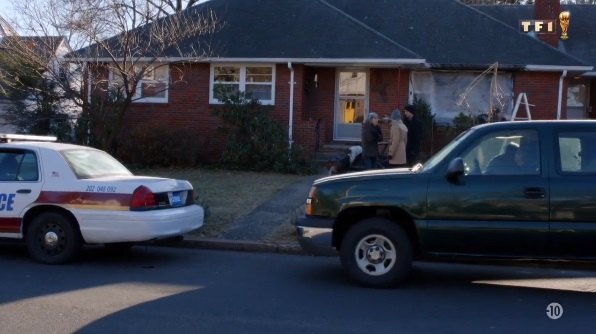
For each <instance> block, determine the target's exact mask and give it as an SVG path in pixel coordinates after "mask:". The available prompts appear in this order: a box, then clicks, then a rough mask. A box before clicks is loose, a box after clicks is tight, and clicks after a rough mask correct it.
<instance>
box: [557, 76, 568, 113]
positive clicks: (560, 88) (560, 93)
mask: <svg viewBox="0 0 596 334" xmlns="http://www.w3.org/2000/svg"><path fill="white" fill-rule="evenodd" d="M566 76H567V70H563V73H562V74H561V78H559V101H558V103H557V119H561V105H562V104H563V79H565V77H566Z"/></svg>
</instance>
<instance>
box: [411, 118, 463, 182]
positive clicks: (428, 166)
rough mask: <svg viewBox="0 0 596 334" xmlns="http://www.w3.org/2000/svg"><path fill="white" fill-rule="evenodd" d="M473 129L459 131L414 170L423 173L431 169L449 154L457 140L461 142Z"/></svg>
mask: <svg viewBox="0 0 596 334" xmlns="http://www.w3.org/2000/svg"><path fill="white" fill-rule="evenodd" d="M473 131H474V130H473V129H470V130H468V131H465V132H463V133H461V134H460V135H459V136H457V137H456V138H455V139H453V140H452V141H451V142H450V143H449V144H447V145H446V146H445V147H443V148H442V149H441V150H440V151H439V152H437V153H436V154H435V155H433V156H432V157H431V158H430V159H428V160H427V161H426V162H425V163H424V165H423V166H422V167H421V168H420V167H419V168H417V169H416V171H419V172H421V173H424V172H428V171H430V170H432V169H433V168H434V167H435V166H436V165H437V164H438V163H440V162H441V161H443V159H444V158H445V157H446V156H447V155H449V153H451V151H452V150H453V148H454V147H456V146H457V145H458V143H459V142H461V141H462V140H463V139H464V138H465V137H467V136H468V135H469V134H470V133H472V132H473Z"/></svg>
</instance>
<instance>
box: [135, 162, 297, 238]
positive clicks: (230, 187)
mask: <svg viewBox="0 0 596 334" xmlns="http://www.w3.org/2000/svg"><path fill="white" fill-rule="evenodd" d="M134 173H135V174H137V175H148V176H160V177H169V178H175V179H183V180H188V181H189V182H190V183H192V185H193V187H194V190H195V197H197V196H198V199H197V202H198V203H199V204H200V205H202V206H203V208H204V209H205V211H206V219H205V224H204V225H203V227H202V228H200V229H199V230H198V231H196V232H193V233H194V234H195V235H198V236H202V237H209V238H212V237H217V236H219V235H220V234H221V233H222V232H224V231H226V229H227V228H228V227H230V225H231V224H232V223H233V222H234V221H235V220H236V219H238V218H240V217H243V216H245V215H247V214H248V213H250V212H251V211H252V210H254V209H255V208H256V207H257V206H259V205H260V204H262V203H264V202H265V201H267V200H268V199H270V198H271V197H272V196H274V195H275V193H276V192H278V191H280V190H281V189H283V188H284V187H286V186H288V185H290V184H292V183H294V182H297V181H300V180H303V179H304V177H305V176H300V175H288V174H275V173H256V172H242V171H229V170H212V169H200V168H199V169H150V170H149V169H147V170H135V171H134ZM274 233H278V232H277V231H274ZM279 233H280V235H279V237H285V235H286V234H287V227H284V228H283V229H280V232H279Z"/></svg>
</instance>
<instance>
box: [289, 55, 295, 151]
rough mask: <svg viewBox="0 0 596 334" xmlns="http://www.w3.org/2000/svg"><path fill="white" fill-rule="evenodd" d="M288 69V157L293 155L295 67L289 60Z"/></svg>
mask: <svg viewBox="0 0 596 334" xmlns="http://www.w3.org/2000/svg"><path fill="white" fill-rule="evenodd" d="M288 69H289V70H290V82H288V83H289V84H290V117H289V118H290V120H289V121H288V157H291V152H292V143H293V142H294V141H293V139H292V125H293V123H294V84H295V82H294V68H293V67H292V62H291V61H289V62H288Z"/></svg>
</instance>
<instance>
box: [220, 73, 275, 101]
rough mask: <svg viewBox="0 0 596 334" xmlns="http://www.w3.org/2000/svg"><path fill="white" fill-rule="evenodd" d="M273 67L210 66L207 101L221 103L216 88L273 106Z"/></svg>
mask: <svg viewBox="0 0 596 334" xmlns="http://www.w3.org/2000/svg"><path fill="white" fill-rule="evenodd" d="M274 82H275V67H274V66H262V65H261V66H256V65H254V66H253V65H212V66H211V83H210V86H211V87H210V93H209V101H210V103H221V100H220V97H221V96H218V95H219V94H221V92H219V91H216V86H221V87H222V88H223V91H224V92H231V93H236V92H245V93H248V94H250V96H251V97H253V98H255V99H258V100H259V101H260V102H261V103H262V104H274V100H275V85H274V84H273V83H274Z"/></svg>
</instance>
